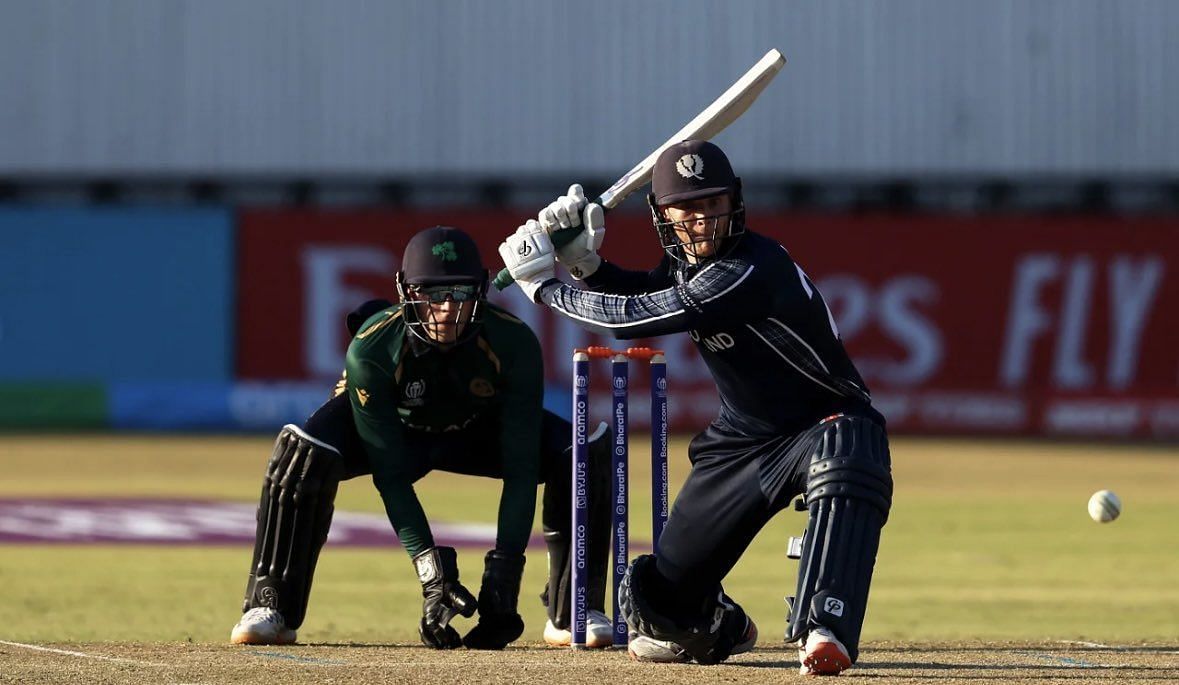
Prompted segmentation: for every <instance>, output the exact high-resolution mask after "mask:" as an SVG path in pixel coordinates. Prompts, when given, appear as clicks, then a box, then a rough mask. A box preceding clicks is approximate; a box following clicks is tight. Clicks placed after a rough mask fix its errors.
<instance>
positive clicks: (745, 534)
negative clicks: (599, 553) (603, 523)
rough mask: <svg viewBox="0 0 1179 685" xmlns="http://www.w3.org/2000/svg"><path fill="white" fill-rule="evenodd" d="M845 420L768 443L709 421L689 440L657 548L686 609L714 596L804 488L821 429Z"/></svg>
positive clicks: (660, 564) (664, 571)
mask: <svg viewBox="0 0 1179 685" xmlns="http://www.w3.org/2000/svg"><path fill="white" fill-rule="evenodd" d="M873 413H874V412H873ZM846 416H847V415H836V417H832V418H830V419H824V421H823V422H820V423H816V424H815V425H814V426H812V427H810V428H807V429H805V430H802V431H799V432H797V433H793V434H788V435H779V436H774V437H770V438H765V437H751V436H748V435H745V434H743V433H739V432H737V431H734V430H732V429H729V428H726V427H725V425H724V424H722V423H720V422H714V423H713V424H712V425H710V426H709V427H708V428H707V429H706V430H705V431H704V432H703V433H701V434H699V435H697V436H696V437H695V438H694V439H693V440H692V442H691V444H690V446H689V447H688V459H689V460H690V461H691V463H692V470H691V472H690V473H689V474H688V478H687V480H686V481H685V482H684V486H683V488H682V489H681V490H680V492H679V495H678V496H677V497H676V500H675V504H674V505H673V506H672V510H671V513H670V515H669V517H668V521H667V527H666V528H665V529H664V531H663V537H662V538H660V541H659V549H658V550H657V551H656V559H657V567H658V569H659V572H660V574H661V575H663V576H664V577H665V578H667V580H668V581H670V582H671V584H672V585H673V588H674V592H675V593H676V594H678V595H679V596H680V597H681V598H682V599H684V600H686V602H685V604H688V605H689V606H696V605H697V602H702V601H703V600H704V599H705V598H706V596H708V595H709V594H710V593H715V589H716V586H717V584H718V583H720V582H721V580H722V579H724V577H725V576H726V575H728V573H729V571H730V570H732V568H733V566H734V565H735V564H736V563H737V560H738V559H740V558H741V555H742V554H744V552H745V550H746V548H748V547H749V544H750V543H751V542H753V538H754V537H755V536H756V535H757V533H758V532H759V531H760V530H761V529H762V528H763V527H764V526H765V525H766V523H768V522H769V521H770V519H772V518H773V517H774V515H775V514H777V513H778V512H780V511H782V510H783V509H785V508H787V507H788V506H789V505H790V503H791V501H792V500H793V499H794V498H795V497H797V496H798V495H801V494H803V493H804V492H805V491H806V479H807V469H808V467H809V466H810V461H811V456H812V455H813V454H814V453H815V452H816V450H817V447H818V440H820V439H821V437H822V433H823V430H824V427H825V426H826V424H827V422H828V421H839V420H846ZM878 416H879V415H876V416H873V417H871V418H873V419H874V420H876V417H878ZM783 546H785V540H783Z"/></svg>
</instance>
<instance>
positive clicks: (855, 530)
mask: <svg viewBox="0 0 1179 685" xmlns="http://www.w3.org/2000/svg"><path fill="white" fill-rule="evenodd" d="M890 463H891V462H890V458H889V452H888V438H887V436H886V435H885V432H884V429H883V428H882V427H881V426H879V425H878V424H877V423H875V422H874V421H871V420H869V419H866V418H862V417H856V416H840V417H838V418H835V419H832V420H830V421H829V422H827V423H825V424H823V430H822V433H821V434H820V435H819V436H818V438H817V439H816V444H815V451H814V453H813V455H812V457H811V464H810V468H809V469H808V472H807V493H806V502H807V505H808V509H809V512H810V517H809V520H808V522H807V530H806V533H805V534H804V536H803V541H802V558H801V559H800V560H799V566H798V589H797V593H796V595H795V596H796V599H795V601H794V603H793V606H792V609H791V615H790V619H789V625H788V626H787V634H786V640H787V641H788V642H792V641H795V640H799V639H802V638H804V637H805V636H806V634H807V632H808V631H809V630H810V628H812V627H814V626H816V625H822V626H825V627H826V628H829V629H830V630H831V631H832V632H833V633H834V634H835V636H836V637H837V638H839V640H840V641H841V642H843V645H844V647H846V648H847V650H848V654H849V655H850V656H851V658H852V661H855V659H856V656H857V653H858V651H859V650H858V646H859V641H860V629H861V627H862V626H863V623H864V612H865V609H866V605H867V602H868V588H869V586H870V585H871V583H872V569H873V566H874V565H875V563H876V551H877V549H878V548H879V546H880V529H881V528H882V527H883V526H884V523H885V521H887V520H888V511H889V508H890V507H891V506H892V472H891V466H890Z"/></svg>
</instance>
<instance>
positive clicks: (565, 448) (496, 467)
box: [303, 394, 573, 532]
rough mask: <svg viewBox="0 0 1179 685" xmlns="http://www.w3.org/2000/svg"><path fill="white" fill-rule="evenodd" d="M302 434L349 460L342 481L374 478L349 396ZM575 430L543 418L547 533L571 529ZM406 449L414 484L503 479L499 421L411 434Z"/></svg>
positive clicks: (331, 403) (326, 408) (329, 405)
mask: <svg viewBox="0 0 1179 685" xmlns="http://www.w3.org/2000/svg"><path fill="white" fill-rule="evenodd" d="M303 430H304V431H306V432H307V433H308V434H310V435H311V436H313V437H315V438H316V439H318V440H322V441H323V442H326V443H327V444H329V445H331V446H332V447H335V448H336V449H338V450H339V451H340V455H341V456H342V457H343V460H344V469H343V476H342V478H341V480H349V479H351V478H355V477H357V476H366V475H371V474H372V466H371V465H370V464H369V460H368V455H367V454H366V453H365V449H364V443H363V442H362V441H361V439H360V434H359V433H358V432H357V431H356V424H355V422H354V421H353V420H352V405H351V403H350V402H349V401H348V396H347V395H344V394H341V395H337V396H336V397H333V398H331V399H330V400H328V401H327V402H325V403H324V404H323V405H322V406H321V407H320V408H319V409H317V410H316V411H315V413H314V414H312V415H311V417H310V418H308V419H307V421H306V422H305V423H304V424H303ZM572 430H573V428H572V426H571V425H570V423H569V422H568V421H566V420H565V419H563V418H561V417H559V416H557V415H556V414H553V413H552V412H549V411H545V412H544V416H543V418H542V420H541V440H540V478H539V479H538V483H543V484H544V485H545V488H544V495H543V503H544V506H543V507H542V509H541V511H542V514H541V519H542V524H543V526H544V528H545V529H546V530H556V531H561V532H567V531H568V530H569V527H570V526H571V522H570V518H571V516H572V512H571V511H570V493H571V490H570V481H571V478H572V474H571V472H570V468H571V464H570V455H569V445H570V441H571V436H572ZM405 449H406V452H407V455H406V456H407V457H408V458H409V459H410V460H411V462H412V463H413V464H414V465H415V470H414V473H413V479H414V481H415V482H416V481H418V480H419V479H421V478H422V477H423V476H425V475H426V474H427V473H429V472H431V471H447V472H449V473H459V474H463V475H468V476H482V477H484V478H495V479H502V478H503V455H502V454H500V436H499V422H498V421H497V420H496V417H494V416H488V417H481V418H480V419H478V420H476V421H475V422H473V423H472V424H471V425H470V426H468V427H466V428H464V429H463V430H458V431H450V432H446V433H428V432H426V431H420V430H414V429H410V428H407V429H406V430H405Z"/></svg>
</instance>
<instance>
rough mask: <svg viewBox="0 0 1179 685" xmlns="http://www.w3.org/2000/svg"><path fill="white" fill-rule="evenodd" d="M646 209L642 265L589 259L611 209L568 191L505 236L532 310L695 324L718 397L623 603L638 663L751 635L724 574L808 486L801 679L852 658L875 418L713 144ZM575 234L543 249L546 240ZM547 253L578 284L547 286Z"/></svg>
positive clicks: (799, 609) (880, 476)
mask: <svg viewBox="0 0 1179 685" xmlns="http://www.w3.org/2000/svg"><path fill="white" fill-rule="evenodd" d="M651 190H652V192H651V194H650V195H649V196H648V202H649V204H650V208H651V216H652V219H653V221H654V224H655V230H656V233H657V235H658V237H659V241H660V243H661V245H662V246H663V249H664V252H665V254H664V256H663V259H662V260H661V261H660V263H659V264H658V265H657V266H656V267H655V268H654V269H653V270H651V271H649V272H638V271H625V270H623V269H620V268H618V267H617V266H615V265H612V264H610V263H608V262H606V261H604V260H602V259H601V257H599V256H598V254H597V251H598V248H599V247H600V246H601V244H602V239H603V238H604V237H605V225H604V220H603V217H604V212H603V211H602V208H601V207H599V206H597V205H595V204H588V205H587V204H586V200H585V197H584V195H583V193H582V191H581V187H580V186H573V187H572V188H570V191H569V193H568V195H566V196H564V197H561V198H558V199H557V200H556V201H554V202H553V203H552V204H550V205H549V206H548V207H547V208H546V209H544V210H543V211H541V213H540V215H539V216H538V218H537V219H536V220H532V221H529V222H528V223H527V224H525V225H523V226H521V227H520V228H519V229H518V230H517V231H516V233H515V234H513V235H511V236H509V237H508V239H507V240H506V241H505V242H504V243H503V244H502V245H501V246H500V255H501V256H502V257H503V260H504V263H505V265H506V266H507V267H508V269H509V270H510V271H511V273H512V276H513V277H514V278H515V280H516V282H517V283H519V284H520V287H521V288H522V289H523V291H524V292H525V293H526V294H527V295H528V296H529V297H530V298H532V299H533V300H534V301H535V302H538V303H543V304H546V305H548V306H549V307H551V308H552V309H553V310H554V311H556V312H558V313H559V314H562V315H564V316H567V317H569V318H571V319H573V320H574V321H577V322H578V323H581V324H582V325H584V326H586V327H587V328H590V329H591V330H594V331H599V332H603V333H607V334H611V335H613V336H614V337H617V338H621V339H629V338H641V337H648V336H658V335H667V334H669V333H688V334H689V335H690V336H691V338H692V340H693V341H695V342H696V345H697V349H698V350H699V352H700V355H701V356H702V357H703V358H704V361H705V362H706V363H707V364H708V367H709V369H710V370H711V372H712V375H713V378H714V379H715V381H716V384H717V390H718V392H719V394H720V403H721V410H720V415H719V416H718V417H717V418H716V419H715V420H714V421H713V422H712V423H711V424H710V425H709V426H708V427H707V428H706V429H705V430H704V432H702V433H700V434H699V435H697V436H696V438H695V439H694V440H693V441H692V443H691V445H690V447H689V448H688V458H689V459H690V460H691V462H692V470H691V472H690V474H689V475H688V478H687V481H685V483H684V485H683V488H682V489H681V490H680V493H679V496H678V497H677V498H676V501H675V504H674V507H673V509H672V512H671V516H670V518H669V520H668V522H667V527H666V529H665V530H664V532H663V536H662V538H661V540H660V543H659V549H658V550H656V554H655V555H653V556H652V555H645V556H640V557H638V558H637V559H635V561H634V562H633V563H632V564H631V566H630V568H629V569H628V571H627V575H626V577H625V579H624V580H623V586H622V589H621V591H620V601H621V604H622V608H623V612H624V613H625V615H626V618H627V623H628V624H629V626H630V628H631V630H632V631H633V632H634V637H633V639H632V641H631V643H630V651H631V654H632V656H634V657H635V658H637V659H640V660H648V661H675V660H684V659H686V658H693V659H695V660H696V661H698V662H700V663H716V662H718V661H723V660H724V659H726V658H728V656H729V655H730V654H734V653H737V652H740V651H744V650H747V649H750V648H751V647H752V646H753V643H754V642H755V641H756V638H757V630H756V628H755V627H754V626H753V623H752V621H750V620H749V619H748V617H747V616H746V614H745V612H744V611H743V610H742V609H741V607H740V606H739V605H738V604H737V603H736V602H734V601H733V600H732V599H730V598H729V597H728V596H727V595H726V594H725V593H724V590H723V589H722V588H721V581H722V580H723V579H724V577H725V575H726V574H728V572H729V570H730V569H732V567H733V565H734V564H735V563H736V562H737V560H738V559H739V558H740V557H741V554H742V553H743V552H744V551H745V549H746V547H748V545H749V543H750V542H751V541H752V540H753V537H754V536H755V535H756V534H757V532H758V531H759V530H760V529H761V528H762V526H764V525H765V524H766V522H768V521H769V520H770V518H772V517H773V516H774V515H775V514H776V513H777V512H779V511H781V510H782V509H785V508H786V507H787V506H788V505H789V504H790V503H791V501H792V499H793V498H794V497H795V496H797V495H800V494H805V497H806V503H807V506H808V507H809V515H810V517H809V522H808V525H807V530H806V533H805V534H804V537H803V545H802V558H801V561H800V565H799V574H798V588H797V592H796V593H795V598H794V600H793V604H792V608H791V611H790V615H789V618H788V628H787V632H786V638H787V641H791V642H792V641H798V644H799V660H800V662H801V670H802V673H804V674H837V673H839V672H841V671H843V670H844V669H846V668H848V667H850V666H851V665H852V664H853V663H854V662H855V660H856V657H857V652H858V647H859V640H860V628H861V626H862V624H863V620H864V612H865V609H866V607H867V601H868V586H869V584H870V583H871V580H872V568H873V565H874V563H875V560H876V551H877V548H878V546H879V543H880V531H881V527H882V526H883V525H884V522H885V520H886V519H887V518H888V512H889V508H890V507H891V503H892V476H891V467H890V457H889V450H888V438H887V436H886V433H885V425H884V418H883V417H882V416H881V415H880V413H879V412H877V411H876V410H875V409H873V407H872V403H871V396H870V395H869V393H868V388H867V386H866V385H865V384H864V381H863V380H862V379H861V377H860V374H859V373H858V372H857V371H856V368H855V366H854V365H853V364H852V362H851V360H850V359H849V358H848V355H847V353H846V352H845V351H844V348H843V344H842V342H841V341H840V338H839V331H838V330H837V328H836V326H835V321H834V319H833V318H832V317H831V313H830V312H829V311H828V309H827V305H826V304H825V303H824V301H823V297H822V295H820V294H819V291H818V289H817V288H815V284H814V283H812V282H811V280H810V278H808V277H807V275H806V273H805V272H803V270H802V267H800V266H798V265H797V264H796V263H795V262H794V260H793V259H792V258H791V257H790V254H789V253H788V252H787V251H786V249H785V248H783V247H782V246H781V245H779V244H778V243H777V242H775V241H773V240H770V239H769V238H766V237H764V236H761V235H758V234H757V233H754V232H753V231H751V230H748V229H747V228H746V226H745V205H744V202H743V200H742V196H741V181H740V179H739V178H737V177H736V176H735V175H734V174H733V169H732V167H731V166H730V164H729V160H728V158H726V156H725V154H724V153H723V152H722V151H721V150H720V148H718V147H717V146H716V145H713V144H712V143H708V142H704V141H685V142H682V143H679V144H676V145H673V146H671V147H670V148H668V149H667V150H666V151H664V152H663V154H662V155H660V157H659V159H658V161H657V162H656V164H655V169H654V175H653V179H652V183H651ZM570 226H573V227H577V226H581V227H582V228H583V230H582V232H581V234H580V237H579V238H578V239H577V240H575V241H574V242H573V243H572V244H569V245H566V246H564V247H562V248H560V249H558V250H554V248H553V244H552V242H551V240H550V234H551V233H552V232H553V231H554V230H556V229H558V228H563V227H570ZM554 257H555V258H556V260H557V261H559V262H561V263H562V264H564V265H565V267H566V268H567V269H568V270H569V273H570V274H571V275H572V276H573V277H574V278H575V279H577V280H579V281H581V283H582V285H584V286H585V287H584V288H577V287H572V286H570V285H566V284H562V283H561V282H560V281H558V280H556V279H555V278H554Z"/></svg>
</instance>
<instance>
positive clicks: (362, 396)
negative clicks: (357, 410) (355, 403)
mask: <svg viewBox="0 0 1179 685" xmlns="http://www.w3.org/2000/svg"><path fill="white" fill-rule="evenodd" d="M356 399H358V400H360V406H362V407H363V406H365V405H366V404H368V391H367V390H365V389H364V388H357V389H356Z"/></svg>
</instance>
